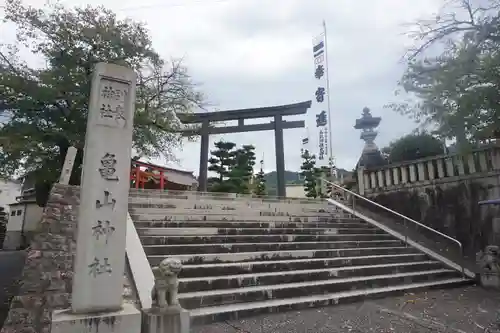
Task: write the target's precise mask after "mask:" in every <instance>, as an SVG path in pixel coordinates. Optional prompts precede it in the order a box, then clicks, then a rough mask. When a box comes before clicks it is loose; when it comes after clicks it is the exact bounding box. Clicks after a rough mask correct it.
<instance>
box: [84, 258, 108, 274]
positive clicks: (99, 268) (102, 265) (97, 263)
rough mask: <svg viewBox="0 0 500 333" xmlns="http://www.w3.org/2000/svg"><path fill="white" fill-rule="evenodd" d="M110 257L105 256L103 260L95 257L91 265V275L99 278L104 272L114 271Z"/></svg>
mask: <svg viewBox="0 0 500 333" xmlns="http://www.w3.org/2000/svg"><path fill="white" fill-rule="evenodd" d="M108 260H109V259H108V258H103V259H102V260H100V259H98V258H94V260H93V261H92V263H91V264H90V265H89V275H90V276H92V277H94V278H97V277H98V276H99V275H101V274H104V273H113V268H112V267H111V265H110V264H109V262H108Z"/></svg>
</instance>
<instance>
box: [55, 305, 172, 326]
mask: <svg viewBox="0 0 500 333" xmlns="http://www.w3.org/2000/svg"><path fill="white" fill-rule="evenodd" d="M50 332H51V333H141V312H140V311H139V310H137V309H136V308H135V306H134V305H133V304H127V303H125V304H123V308H122V310H120V311H115V312H103V313H92V314H88V313H87V314H74V313H72V312H71V310H70V309H68V310H58V311H54V312H53V314H52V327H51V330H50ZM166 332H168V331H166Z"/></svg>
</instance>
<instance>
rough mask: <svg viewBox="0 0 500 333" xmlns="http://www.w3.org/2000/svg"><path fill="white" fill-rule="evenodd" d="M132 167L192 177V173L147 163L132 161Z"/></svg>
mask: <svg viewBox="0 0 500 333" xmlns="http://www.w3.org/2000/svg"><path fill="white" fill-rule="evenodd" d="M132 165H135V166H143V167H147V168H151V169H155V170H158V171H165V172H169V171H170V172H177V173H183V174H186V175H190V176H192V175H193V172H192V171H184V170H179V169H174V168H169V167H164V166H161V165H157V164H153V163H148V162H142V161H134V160H132Z"/></svg>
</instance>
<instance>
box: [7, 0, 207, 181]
mask: <svg viewBox="0 0 500 333" xmlns="http://www.w3.org/2000/svg"><path fill="white" fill-rule="evenodd" d="M4 20H5V21H8V22H10V23H13V24H14V25H15V26H16V27H17V42H18V44H19V45H24V46H26V47H27V48H29V49H30V50H31V52H32V53H34V54H35V55H36V56H38V57H41V58H43V59H44V60H45V61H44V63H45V64H46V65H45V66H44V67H42V68H32V67H30V66H29V65H28V64H27V63H25V62H23V61H22V60H21V59H19V57H18V56H17V54H18V52H17V47H16V45H9V46H8V47H7V48H5V49H4V52H1V53H0V87H1V89H0V119H2V124H1V125H0V176H4V177H5V176H7V175H9V176H11V175H16V174H30V175H31V176H32V177H34V179H35V183H36V184H37V185H40V186H39V187H44V186H45V187H46V188H50V184H51V183H52V182H54V181H56V180H57V178H58V176H59V174H60V171H61V167H62V163H63V161H64V158H65V155H66V151H67V149H68V147H70V146H75V147H76V148H77V149H78V154H77V158H76V161H75V166H74V170H75V171H74V172H73V175H72V177H71V180H70V183H71V184H79V182H80V179H79V178H80V174H81V172H80V170H81V163H82V159H83V147H84V143H85V130H86V118H87V112H88V107H89V105H88V101H89V93H90V81H91V74H92V69H93V67H94V65H95V64H96V63H98V62H108V63H115V64H119V65H125V66H129V67H131V68H133V69H134V70H135V71H136V73H137V76H138V78H137V89H136V107H135V110H136V111H135V117H134V144H133V149H134V151H135V154H136V155H137V156H139V157H157V156H160V155H162V156H165V157H167V158H171V157H172V148H174V147H175V146H177V145H178V144H179V143H180V140H181V137H180V136H179V134H178V133H177V132H176V130H177V129H178V128H179V121H178V120H177V117H176V113H177V112H190V111H191V110H193V109H194V108H197V107H199V106H202V101H203V99H202V95H201V94H200V93H199V92H197V91H196V89H195V86H194V85H193V83H192V82H191V79H190V77H189V75H188V74H187V72H186V69H185V68H184V67H182V65H181V63H180V62H179V61H173V62H171V63H170V64H168V63H167V62H165V61H164V60H162V59H161V58H160V56H159V55H158V53H157V52H156V51H155V50H154V49H153V47H152V42H151V38H150V36H149V33H148V31H147V30H146V28H145V27H144V25H142V24H140V23H136V22H133V21H131V20H119V19H118V18H117V17H116V15H115V14H114V13H113V12H111V11H109V10H107V9H105V8H103V7H97V8H92V7H90V6H87V7H85V8H74V9H68V8H66V7H64V6H62V5H60V4H55V5H46V6H45V7H44V8H43V9H35V8H32V7H30V6H25V5H23V4H22V2H21V1H20V0H7V1H6V5H5V18H4Z"/></svg>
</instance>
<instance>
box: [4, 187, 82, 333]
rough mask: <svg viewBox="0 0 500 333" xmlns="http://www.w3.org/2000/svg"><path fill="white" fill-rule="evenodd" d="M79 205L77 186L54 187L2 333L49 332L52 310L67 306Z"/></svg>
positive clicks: (69, 294) (68, 303) (29, 251)
mask: <svg viewBox="0 0 500 333" xmlns="http://www.w3.org/2000/svg"><path fill="white" fill-rule="evenodd" d="M78 204H79V188H78V187H73V186H64V185H59V184H57V185H55V186H54V187H53V189H52V192H51V194H50V198H49V201H48V203H47V207H46V209H45V212H44V214H43V218H42V221H41V222H40V225H39V226H38V228H37V231H36V232H37V234H36V235H35V236H34V238H33V241H32V243H31V247H30V248H29V250H28V256H27V259H26V262H25V266H24V269H23V274H22V277H21V281H20V288H19V294H18V295H17V296H15V297H14V299H13V300H12V303H11V309H10V311H9V315H8V317H7V319H6V321H5V324H4V327H3V329H2V331H1V333H14V332H16V333H21V332H23V333H24V332H26V333H28V332H33V333H35V332H37V333H38V332H39V333H42V332H50V321H51V313H52V311H53V310H54V309H63V308H66V307H68V306H69V305H70V301H71V300H70V297H71V284H72V271H73V253H74V251H75V248H76V245H75V240H74V234H75V229H76V217H77V215H76V214H78V209H77V208H78Z"/></svg>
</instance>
